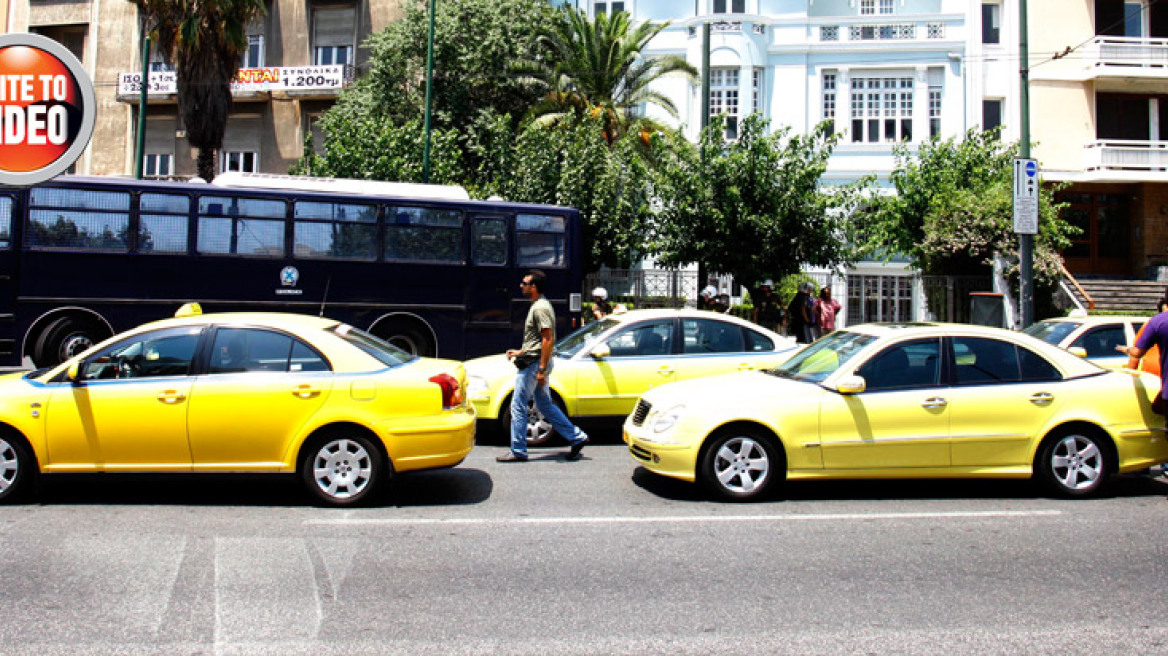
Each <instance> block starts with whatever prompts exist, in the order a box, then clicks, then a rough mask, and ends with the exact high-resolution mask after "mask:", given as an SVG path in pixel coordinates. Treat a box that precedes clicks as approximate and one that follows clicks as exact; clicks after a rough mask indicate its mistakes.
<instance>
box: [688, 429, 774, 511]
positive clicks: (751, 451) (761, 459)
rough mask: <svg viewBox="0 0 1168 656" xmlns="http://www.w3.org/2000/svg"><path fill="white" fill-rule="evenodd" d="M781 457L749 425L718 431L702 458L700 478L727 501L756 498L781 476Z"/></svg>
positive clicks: (769, 443)
mask: <svg viewBox="0 0 1168 656" xmlns="http://www.w3.org/2000/svg"><path fill="white" fill-rule="evenodd" d="M785 469H786V465H785V463H784V462H783V457H782V455H781V454H780V453H779V451H777V450H776V449H775V447H774V446H773V445H772V444H771V442H770V441H769V440H767V439H766V438H764V437H762V436H761V435H760V434H758V432H757V431H755V430H751V429H741V428H739V429H734V428H731V429H728V430H725V431H723V432H722V433H720V434H718V435H717V436H716V437H715V438H714V440H713V442H712V443H711V444H710V447H709V448H708V449H707V450H706V452H705V456H704V457H703V458H702V469H701V474H702V476H701V478H702V482H703V483H705V485H706V487H707V488H709V489H710V490H711V491H712V492H713V493H714V494H716V495H717V496H719V497H721V498H723V499H727V500H731V501H747V500H751V499H757V498H760V497H762V496H763V495H764V494H766V492H767V490H769V489H770V487H771V486H772V485H773V484H774V482H775V481H776V480H777V479H781V478H783V477H784V474H785Z"/></svg>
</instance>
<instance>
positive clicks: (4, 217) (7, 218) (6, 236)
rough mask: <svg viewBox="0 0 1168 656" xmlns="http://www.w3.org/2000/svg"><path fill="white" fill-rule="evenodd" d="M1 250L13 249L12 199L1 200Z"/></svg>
mask: <svg viewBox="0 0 1168 656" xmlns="http://www.w3.org/2000/svg"><path fill="white" fill-rule="evenodd" d="M0 248H4V249H8V248H12V199H11V198H0Z"/></svg>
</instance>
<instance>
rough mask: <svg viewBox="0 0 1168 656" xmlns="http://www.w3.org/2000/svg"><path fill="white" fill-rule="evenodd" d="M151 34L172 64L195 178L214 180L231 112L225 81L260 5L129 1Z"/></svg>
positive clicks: (222, 0) (253, 0)
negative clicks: (193, 153) (195, 154)
mask: <svg viewBox="0 0 1168 656" xmlns="http://www.w3.org/2000/svg"><path fill="white" fill-rule="evenodd" d="M130 1H131V2H133V3H134V4H136V5H138V8H139V10H140V11H141V12H142V13H143V15H144V16H145V17H146V19H147V21H148V22H149V24H150V25H152V28H151V30H150V35H151V38H153V39H154V40H155V42H156V43H157V44H158V50H159V52H161V53H163V54H164V56H165V57H166V58H167V60H168V61H170V62H171V63H173V64H174V67H175V78H176V84H177V90H178V111H179V115H180V116H181V117H182V120H183V125H184V126H185V127H186V131H187V139H188V140H189V141H190V143H191V145H192V146H194V147H195V148H197V149H198V150H199V154H198V157H197V159H196V167H197V170H198V173H199V177H201V178H203V179H204V180H207V181H210V180H211V179H212V178H214V177H215V171H216V166H215V153H216V151H218V150H219V148H220V147H221V146H222V145H223V135H224V133H225V132H226V130H227V115H228V114H229V113H230V111H231V79H232V78H234V77H235V74H236V73H237V72H238V71H239V64H240V61H241V60H242V58H243V53H244V52H245V51H246V50H247V26H248V24H250V23H251V22H252V21H253V20H254V19H255V18H256V17H257V16H261V15H263V13H264V12H265V11H266V6H265V2H264V0H214V1H212V2H208V1H205V0H130Z"/></svg>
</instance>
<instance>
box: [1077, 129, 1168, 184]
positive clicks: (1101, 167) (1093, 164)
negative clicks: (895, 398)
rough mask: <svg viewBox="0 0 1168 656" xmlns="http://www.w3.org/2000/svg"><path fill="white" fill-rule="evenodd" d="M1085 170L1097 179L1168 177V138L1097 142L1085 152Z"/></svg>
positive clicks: (1088, 146) (1090, 144) (1135, 179)
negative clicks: (1162, 139)
mask: <svg viewBox="0 0 1168 656" xmlns="http://www.w3.org/2000/svg"><path fill="white" fill-rule="evenodd" d="M1083 155H1084V161H1083V169H1084V171H1085V172H1088V173H1090V174H1093V175H1091V176H1090V177H1092V178H1093V179H1095V178H1097V179H1114V180H1130V181H1137V180H1146V181H1152V180H1166V179H1168V141H1122V140H1117V139H1108V140H1099V141H1093V142H1091V143H1089V144H1087V146H1086V149H1085V151H1084V153H1083Z"/></svg>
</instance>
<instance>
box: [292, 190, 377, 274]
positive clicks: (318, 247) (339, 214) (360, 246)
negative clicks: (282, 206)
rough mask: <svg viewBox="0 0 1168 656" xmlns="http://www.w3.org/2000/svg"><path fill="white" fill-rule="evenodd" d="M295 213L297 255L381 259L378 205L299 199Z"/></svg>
mask: <svg viewBox="0 0 1168 656" xmlns="http://www.w3.org/2000/svg"><path fill="white" fill-rule="evenodd" d="M293 215H294V216H295V217H296V219H297V221H296V224H295V225H294V226H293V233H294V235H293V240H294V242H293V249H294V250H293V251H292V254H293V255H294V256H295V257H304V258H328V259H331V258H336V259H348V260H374V259H377V225H376V224H377V206H376V205H355V204H344V203H312V202H297V203H296V204H295V206H294V209H293ZM305 219H307V220H305Z"/></svg>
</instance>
